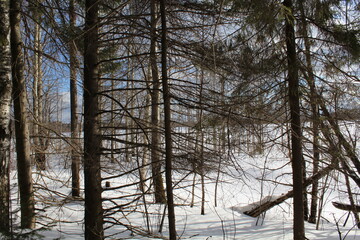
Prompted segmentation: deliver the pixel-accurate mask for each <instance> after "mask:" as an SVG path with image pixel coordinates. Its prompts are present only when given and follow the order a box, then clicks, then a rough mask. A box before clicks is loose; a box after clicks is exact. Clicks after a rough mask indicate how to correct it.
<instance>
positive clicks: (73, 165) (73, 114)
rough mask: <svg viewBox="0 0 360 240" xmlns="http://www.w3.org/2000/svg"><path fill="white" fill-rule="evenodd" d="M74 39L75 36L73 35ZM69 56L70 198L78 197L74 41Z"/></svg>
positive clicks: (72, 11)
mask: <svg viewBox="0 0 360 240" xmlns="http://www.w3.org/2000/svg"><path fill="white" fill-rule="evenodd" d="M69 17H70V28H71V29H74V28H75V23H76V13H75V1H74V0H70V6H69ZM73 36H74V37H75V34H74V35H73ZM69 55H70V105H71V106H70V111H71V113H70V114H71V143H72V147H71V176H72V196H73V197H79V196H80V153H79V151H80V149H79V148H80V142H79V137H80V136H79V123H78V122H79V120H78V116H77V106H78V105H77V99H78V98H77V87H76V79H77V77H76V75H77V69H78V60H77V44H76V39H71V40H70V42H69Z"/></svg>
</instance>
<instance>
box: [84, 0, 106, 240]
mask: <svg viewBox="0 0 360 240" xmlns="http://www.w3.org/2000/svg"><path fill="white" fill-rule="evenodd" d="M98 5H99V2H98V1H97V0H86V2H85V11H86V15H85V29H84V31H85V32H84V129H85V131H84V178H85V182H84V187H85V239H89V240H90V239H91V240H93V239H103V238H104V230H103V208H102V201H101V192H102V187H101V165H100V146H101V137H100V130H99V96H98V91H99V72H98V35H99V34H98V28H99V26H98V24H99V22H98Z"/></svg>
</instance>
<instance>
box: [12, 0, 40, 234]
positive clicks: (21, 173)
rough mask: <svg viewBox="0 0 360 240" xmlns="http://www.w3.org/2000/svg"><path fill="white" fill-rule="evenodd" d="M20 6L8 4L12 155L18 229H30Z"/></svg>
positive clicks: (32, 214)
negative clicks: (13, 145) (18, 206)
mask: <svg viewBox="0 0 360 240" xmlns="http://www.w3.org/2000/svg"><path fill="white" fill-rule="evenodd" d="M20 3H21V1H19V0H12V1H10V26H11V27H10V28H11V35H10V41H11V66H12V79H13V100H14V116H15V136H16V153H17V168H18V182H19V191H20V211H21V227H22V228H34V227H35V211H34V210H35V208H34V195H33V183H32V176H31V157H30V139H29V128H28V122H27V114H26V104H27V99H26V85H25V78H24V62H23V61H24V60H23V52H22V45H23V44H22V40H21V33H20V11H21V8H20Z"/></svg>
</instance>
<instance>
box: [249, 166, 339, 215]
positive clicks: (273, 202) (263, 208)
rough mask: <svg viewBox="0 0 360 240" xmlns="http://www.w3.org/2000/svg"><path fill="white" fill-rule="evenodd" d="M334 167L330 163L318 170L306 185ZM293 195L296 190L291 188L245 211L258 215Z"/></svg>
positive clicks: (308, 179)
mask: <svg viewBox="0 0 360 240" xmlns="http://www.w3.org/2000/svg"><path fill="white" fill-rule="evenodd" d="M334 168H335V166H334V165H329V166H327V167H326V168H323V169H322V170H320V171H319V172H317V173H316V174H315V175H313V176H311V177H309V178H307V179H306V180H305V182H304V187H307V186H309V185H311V184H312V183H313V182H314V181H317V180H319V179H320V178H322V177H324V176H326V175H327V174H328V173H329V172H331V171H332V170H334ZM293 196H294V192H293V190H291V191H289V192H287V193H286V194H283V195H281V196H279V197H277V198H276V199H274V200H271V199H270V198H267V199H265V200H262V201H261V204H260V205H256V206H255V207H254V208H252V209H251V210H248V211H245V212H244V214H246V215H248V216H250V217H258V216H259V215H260V214H262V213H263V212H266V211H267V210H269V209H270V208H272V207H274V206H276V205H279V204H280V203H282V202H284V201H285V200H287V199H289V198H292V197H293Z"/></svg>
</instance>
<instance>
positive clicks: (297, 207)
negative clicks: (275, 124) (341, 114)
mask: <svg viewBox="0 0 360 240" xmlns="http://www.w3.org/2000/svg"><path fill="white" fill-rule="evenodd" d="M283 4H284V6H285V7H286V8H288V9H289V10H290V13H289V14H288V16H286V23H285V37H286V48H287V62H288V82H289V92H288V94H289V105H290V118H291V153H292V156H291V163H292V170H293V189H294V240H300V239H301V240H303V239H305V228H304V186H303V176H304V175H303V171H304V169H303V156H302V146H301V125H300V124H301V122H300V97H299V76H298V63H297V56H296V43H295V31H294V24H295V22H294V16H293V13H292V10H293V4H292V0H285V1H284V2H283Z"/></svg>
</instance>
